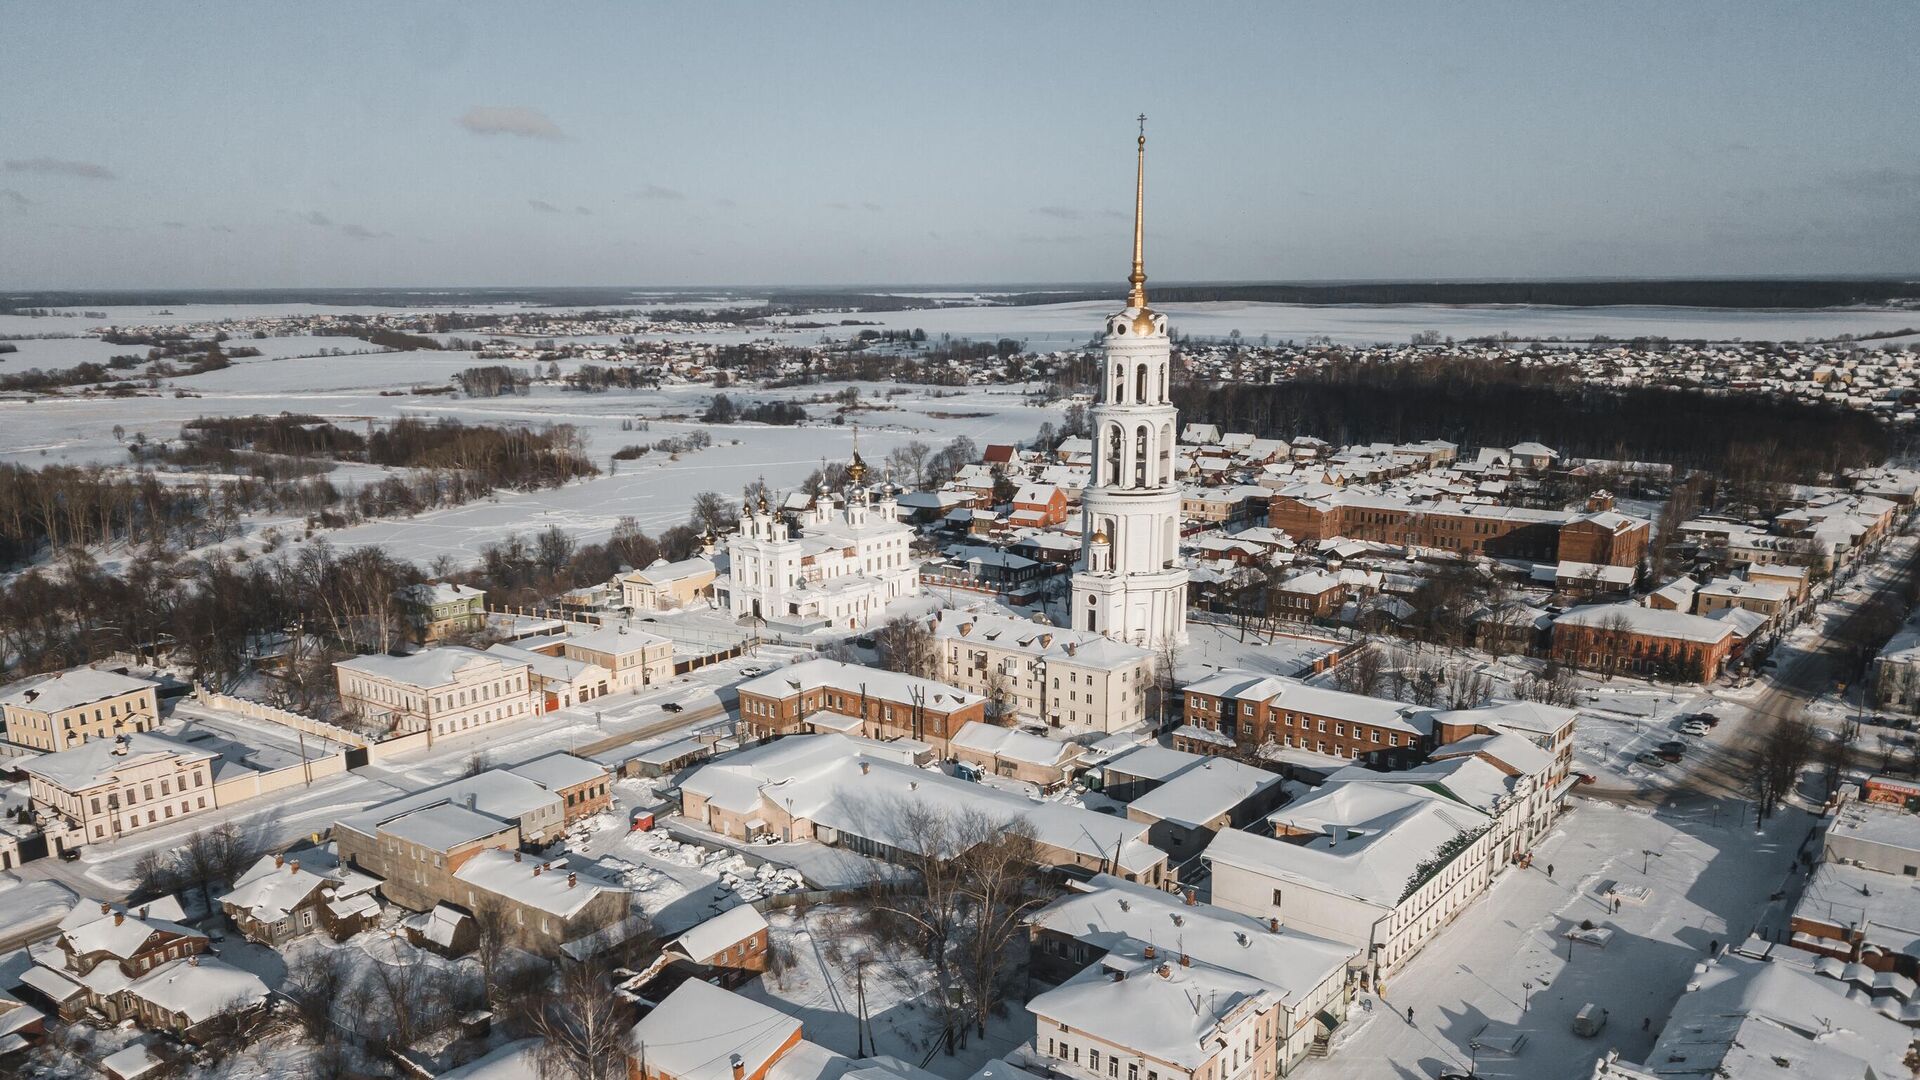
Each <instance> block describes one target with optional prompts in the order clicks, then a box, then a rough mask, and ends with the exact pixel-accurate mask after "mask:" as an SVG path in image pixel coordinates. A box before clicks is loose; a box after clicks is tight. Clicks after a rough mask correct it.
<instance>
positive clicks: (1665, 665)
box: [1551, 604, 1736, 683]
mask: <svg viewBox="0 0 1920 1080" xmlns="http://www.w3.org/2000/svg"><path fill="white" fill-rule="evenodd" d="M1735 643H1736V637H1735V635H1734V628H1733V625H1732V624H1731V623H1728V622H1724V621H1722V620H1720V619H1708V618H1703V617H1701V616H1699V615H1687V614H1683V613H1681V612H1678V611H1663V610H1661V609H1658V608H1650V607H1641V606H1640V605H1638V604H1594V605H1591V606H1588V607H1580V608H1574V609H1573V610H1572V611H1569V612H1567V613H1566V614H1565V615H1562V616H1560V617H1559V618H1558V619H1555V620H1554V622H1553V643H1552V646H1551V653H1552V656H1553V658H1554V659H1555V660H1558V661H1560V662H1561V663H1563V664H1570V665H1572V666H1574V667H1578V668H1584V669H1585V670H1588V671H1595V672H1599V673H1600V674H1603V675H1641V676H1647V677H1651V678H1663V679H1670V680H1674V681H1686V682H1699V683H1708V682H1712V681H1713V680H1714V679H1716V678H1719V676H1720V673H1721V672H1722V671H1723V670H1725V669H1726V666H1727V660H1728V659H1729V658H1730V657H1731V656H1732V655H1733V649H1734V645H1735Z"/></svg>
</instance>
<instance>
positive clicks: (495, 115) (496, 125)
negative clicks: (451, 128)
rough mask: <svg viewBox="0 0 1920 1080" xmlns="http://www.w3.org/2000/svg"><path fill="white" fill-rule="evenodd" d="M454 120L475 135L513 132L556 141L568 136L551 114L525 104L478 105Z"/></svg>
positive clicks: (514, 134)
mask: <svg viewBox="0 0 1920 1080" xmlns="http://www.w3.org/2000/svg"><path fill="white" fill-rule="evenodd" d="M454 122H455V123H457V124H459V125H460V126H461V127H463V128H466V129H467V130H468V131H470V132H472V133H474V134H475V135H513V136H516V137H518V138H522V139H551V140H555V141H558V140H560V139H564V138H566V135H565V134H564V133H563V132H562V131H561V130H560V125H558V124H556V123H554V122H553V119H552V118H551V117H549V116H548V115H547V114H546V113H543V112H541V111H540V110H539V109H535V108H530V107H528V106H526V105H475V106H474V107H473V108H471V109H468V110H467V113H466V115H465V116H462V117H461V118H460V119H458V120H456V121H454Z"/></svg>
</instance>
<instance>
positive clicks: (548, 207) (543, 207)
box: [527, 199, 560, 214]
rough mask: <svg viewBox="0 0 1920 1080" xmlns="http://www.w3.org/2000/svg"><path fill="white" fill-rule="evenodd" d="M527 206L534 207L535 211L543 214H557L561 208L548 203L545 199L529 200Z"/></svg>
mask: <svg viewBox="0 0 1920 1080" xmlns="http://www.w3.org/2000/svg"><path fill="white" fill-rule="evenodd" d="M527 205H528V206H531V207H533V208H534V209H535V210H538V211H540V212H541V213H543V214H557V213H559V212H560V208H559V207H557V206H555V205H553V204H552V203H550V202H548V201H547V200H545V199H528V200H527Z"/></svg>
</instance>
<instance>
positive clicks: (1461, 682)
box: [1447, 663, 1493, 709]
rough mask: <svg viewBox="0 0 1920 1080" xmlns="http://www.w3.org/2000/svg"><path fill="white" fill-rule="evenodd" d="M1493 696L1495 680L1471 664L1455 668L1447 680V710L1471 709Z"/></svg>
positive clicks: (1461, 664) (1460, 664) (1462, 664)
mask: <svg viewBox="0 0 1920 1080" xmlns="http://www.w3.org/2000/svg"><path fill="white" fill-rule="evenodd" d="M1491 696H1493V680H1492V679H1491V678H1489V677H1488V675H1487V673H1486V672H1484V671H1481V670H1480V669H1479V668H1478V667H1476V666H1475V665H1473V664H1469V663H1459V664H1455V665H1454V666H1453V670H1452V672H1450V673H1449V676H1448V678H1447V708H1449V709H1471V708H1474V707H1475V706H1477V705H1480V704H1481V703H1483V702H1485V701H1486V700H1487V698H1489V697H1491Z"/></svg>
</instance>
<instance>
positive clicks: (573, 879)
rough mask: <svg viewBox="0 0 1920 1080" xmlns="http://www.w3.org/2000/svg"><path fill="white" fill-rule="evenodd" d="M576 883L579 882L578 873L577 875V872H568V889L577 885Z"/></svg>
mask: <svg viewBox="0 0 1920 1080" xmlns="http://www.w3.org/2000/svg"><path fill="white" fill-rule="evenodd" d="M578 884H580V875H579V874H568V875H567V888H569V889H571V888H573V887H574V886H575V885H578Z"/></svg>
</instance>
